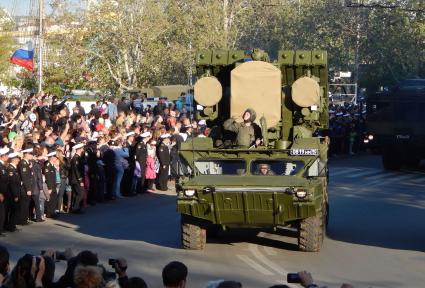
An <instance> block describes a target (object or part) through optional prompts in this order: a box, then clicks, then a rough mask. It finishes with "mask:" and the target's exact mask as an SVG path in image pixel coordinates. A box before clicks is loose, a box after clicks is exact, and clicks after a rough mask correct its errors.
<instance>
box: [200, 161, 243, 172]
mask: <svg viewBox="0 0 425 288" xmlns="http://www.w3.org/2000/svg"><path fill="white" fill-rule="evenodd" d="M195 167H196V169H197V170H198V171H199V173H200V174H202V175H242V174H245V172H246V162H245V161H244V160H238V159H236V160H231V159H229V160H228V159H226V160H221V159H219V160H198V161H195Z"/></svg>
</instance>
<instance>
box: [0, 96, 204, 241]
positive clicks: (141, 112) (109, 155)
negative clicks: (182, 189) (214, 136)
mask: <svg viewBox="0 0 425 288" xmlns="http://www.w3.org/2000/svg"><path fill="white" fill-rule="evenodd" d="M23 98H24V99H22V98H18V97H12V98H11V99H6V98H4V99H2V100H1V101H0V133H1V139H0V235H1V233H3V232H4V231H11V232H13V231H18V230H19V228H17V227H16V225H22V226H24V225H29V224H32V223H34V222H43V221H44V220H45V218H46V217H51V218H56V217H58V216H59V215H60V214H61V213H76V214H81V213H84V211H85V208H86V207H88V206H90V205H96V204H97V203H102V202H105V201H113V200H116V199H118V198H122V197H131V196H136V195H140V194H143V193H149V192H154V191H155V189H157V190H164V191H166V190H167V189H168V182H169V181H170V180H173V179H175V178H176V167H177V161H178V153H177V151H178V150H179V148H180V145H181V143H182V142H184V141H187V139H189V138H191V137H204V136H205V135H207V134H208V128H207V126H206V122H205V120H201V121H194V120H192V119H191V117H190V115H189V113H187V112H186V111H188V110H190V109H187V105H186V103H184V101H183V102H182V101H180V100H179V101H176V102H174V103H167V102H166V101H165V99H160V100H159V101H158V103H156V105H152V106H150V105H143V104H144V102H143V100H142V97H141V96H138V97H135V98H134V99H132V101H129V99H125V98H122V99H112V100H110V101H106V100H104V101H97V102H96V103H94V104H92V105H91V107H90V109H87V108H86V109H85V108H84V107H83V106H82V105H81V103H80V102H78V101H77V102H76V106H75V107H73V108H72V110H70V109H69V108H68V106H67V105H66V102H67V99H64V100H62V101H58V99H57V98H56V97H54V96H53V97H51V95H47V94H44V93H39V94H31V95H29V96H28V97H26V98H25V97H23ZM145 106H146V107H145ZM86 110H88V111H86ZM189 112H190V111H189Z"/></svg>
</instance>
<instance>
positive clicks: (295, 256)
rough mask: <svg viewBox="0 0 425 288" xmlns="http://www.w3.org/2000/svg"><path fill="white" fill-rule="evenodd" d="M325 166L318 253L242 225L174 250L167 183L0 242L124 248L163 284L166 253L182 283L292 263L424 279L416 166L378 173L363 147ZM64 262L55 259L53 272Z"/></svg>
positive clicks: (424, 225) (361, 280) (252, 275)
mask: <svg viewBox="0 0 425 288" xmlns="http://www.w3.org/2000/svg"><path fill="white" fill-rule="evenodd" d="M330 169H331V172H330V187H329V189H330V190H329V192H330V203H331V212H330V213H331V217H330V223H329V230H328V236H327V238H326V239H325V243H324V247H323V249H322V251H321V252H319V253H302V252H298V251H296V245H295V244H296V239H295V238H294V237H291V236H294V233H293V232H291V231H278V234H279V235H273V234H270V233H267V231H266V232H262V231H250V230H237V231H236V230H235V231H229V232H226V233H223V234H221V235H220V237H219V239H218V240H214V241H213V242H209V243H208V244H207V246H206V249H205V250H204V251H185V250H181V249H180V248H179V246H180V228H179V215H178V214H177V213H176V207H175V197H174V195H173V192H172V191H170V192H168V193H164V194H160V193H155V194H149V195H143V196H138V197H134V198H129V199H121V200H118V201H117V202H114V203H107V204H99V205H97V206H96V207H92V208H90V209H88V210H87V213H86V214H84V215H63V216H62V217H61V219H60V220H48V221H47V222H45V223H39V224H33V225H30V226H27V227H24V228H23V229H22V231H20V232H17V233H10V234H8V236H7V237H6V238H1V242H2V243H3V244H5V245H6V246H7V247H8V248H9V249H10V251H11V254H12V258H13V260H14V262H15V261H16V259H17V258H18V257H19V256H22V255H23V254H24V253H27V252H29V253H39V252H40V250H44V249H45V248H46V247H53V248H55V249H64V248H66V247H71V248H73V249H74V250H76V251H80V250H83V249H89V250H93V251H95V252H97V253H98V255H99V257H100V259H101V261H102V262H103V263H107V260H108V258H116V257H125V258H126V259H127V260H128V265H129V268H128V272H129V274H130V276H141V277H142V278H144V279H145V280H146V281H147V283H148V285H149V287H162V286H161V276H160V275H161V269H162V267H163V266H164V265H165V264H167V263H168V262H169V261H172V260H179V261H183V262H184V263H186V265H187V266H188V268H189V279H188V280H189V283H188V287H205V286H206V283H207V282H208V281H210V280H217V279H227V280H238V281H241V282H242V283H243V285H244V287H269V286H272V285H274V284H278V283H285V279H286V273H288V272H297V271H300V270H308V271H310V272H312V274H313V276H314V278H315V280H316V282H318V283H319V284H322V285H328V286H329V287H339V285H340V283H343V282H348V283H351V284H353V285H355V286H356V287H424V285H425V284H424V279H425V265H424V263H425V253H424V252H425V172H423V171H415V172H406V171H401V172H386V171H383V170H382V166H381V163H380V159H379V157H378V156H371V155H363V156H354V157H344V158H337V159H333V160H332V161H331V164H330ZM64 267H65V265H64V263H58V266H57V270H58V273H60V272H61V271H64ZM293 287H297V286H296V285H293Z"/></svg>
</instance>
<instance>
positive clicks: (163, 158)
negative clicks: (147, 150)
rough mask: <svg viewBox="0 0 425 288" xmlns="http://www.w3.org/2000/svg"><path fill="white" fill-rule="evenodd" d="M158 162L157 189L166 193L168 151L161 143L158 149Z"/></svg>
mask: <svg viewBox="0 0 425 288" xmlns="http://www.w3.org/2000/svg"><path fill="white" fill-rule="evenodd" d="M157 154H158V160H159V164H160V165H159V172H158V186H159V187H158V188H159V190H162V191H167V190H168V187H167V182H168V171H169V169H170V161H171V159H170V158H171V157H170V149H169V148H168V146H167V145H165V144H164V143H161V145H159V147H158V152H157Z"/></svg>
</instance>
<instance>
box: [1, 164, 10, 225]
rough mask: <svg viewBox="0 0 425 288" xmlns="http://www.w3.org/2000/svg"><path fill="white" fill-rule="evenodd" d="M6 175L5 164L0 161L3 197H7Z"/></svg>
mask: <svg viewBox="0 0 425 288" xmlns="http://www.w3.org/2000/svg"><path fill="white" fill-rule="evenodd" d="M7 175H8V174H7V168H6V166H5V165H4V164H3V163H1V162H0V194H3V196H4V198H5V199H8V198H9V194H8V191H7V183H8V176H7ZM0 230H1V229H0Z"/></svg>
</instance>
